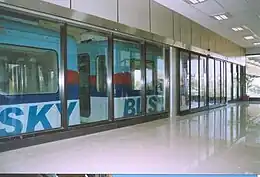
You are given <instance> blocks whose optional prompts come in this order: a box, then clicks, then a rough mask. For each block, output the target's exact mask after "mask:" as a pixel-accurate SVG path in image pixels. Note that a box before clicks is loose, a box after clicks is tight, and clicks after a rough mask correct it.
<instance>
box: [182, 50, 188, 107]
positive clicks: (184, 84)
mask: <svg viewBox="0 0 260 177" xmlns="http://www.w3.org/2000/svg"><path fill="white" fill-rule="evenodd" d="M189 63H190V60H189V53H186V52H182V51H181V52H180V110H181V111H185V110H188V109H189V104H190V91H189V89H190V87H189V80H190V79H189V78H190V77H189V66H190V64H189Z"/></svg>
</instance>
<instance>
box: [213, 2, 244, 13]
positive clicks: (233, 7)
mask: <svg viewBox="0 0 260 177" xmlns="http://www.w3.org/2000/svg"><path fill="white" fill-rule="evenodd" d="M216 1H217V2H218V3H219V4H220V5H221V6H222V7H223V8H224V9H225V10H226V11H228V12H231V13H232V12H237V11H245V10H248V3H247V1H246V0H216Z"/></svg>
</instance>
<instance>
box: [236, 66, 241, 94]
mask: <svg viewBox="0 0 260 177" xmlns="http://www.w3.org/2000/svg"><path fill="white" fill-rule="evenodd" d="M240 74H241V67H240V66H239V65H237V82H238V83H237V85H238V87H237V95H238V99H240V97H241V76H240Z"/></svg>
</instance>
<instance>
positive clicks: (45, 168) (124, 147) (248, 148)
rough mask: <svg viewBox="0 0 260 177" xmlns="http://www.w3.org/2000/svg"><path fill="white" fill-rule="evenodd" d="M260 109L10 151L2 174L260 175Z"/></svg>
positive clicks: (240, 108) (0, 157)
mask: <svg viewBox="0 0 260 177" xmlns="http://www.w3.org/2000/svg"><path fill="white" fill-rule="evenodd" d="M259 108H260V105H250V106H249V105H245V104H240V105H231V106H229V107H225V108H220V109H217V110H214V111H211V112H206V113H199V114H197V115H191V116H187V117H182V118H183V120H181V121H177V122H175V121H173V119H172V118H169V119H163V120H158V121H154V122H149V123H145V124H140V125H136V126H131V127H126V128H122V129H116V130H112V131H107V132H102V133H98V134H92V135H88V136H83V137H77V138H73V139H69V140H62V141H58V142H53V143H47V144H43V145H38V146H33V147H28V148H23V149H19V150H14V151H9V152H4V153H1V154H0V162H1V165H0V172H38V173H39V172H41V173H46V172H56V173H59V172H63V173H67V172H78V173H80V172H82V173H84V172H86V171H87V172H89V173H90V172H106V173H115V172H117V173H129V172H132V173H213V172H214V173H241V172H243V173H253V172H255V173H256V172H258V173H260V144H258V143H260V122H259V123H258V121H260V118H258V115H260V109H259ZM259 117H260V116H259ZM184 118H185V119H184Z"/></svg>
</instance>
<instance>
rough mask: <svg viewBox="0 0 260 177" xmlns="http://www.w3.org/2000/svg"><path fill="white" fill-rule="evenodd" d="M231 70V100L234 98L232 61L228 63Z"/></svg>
mask: <svg viewBox="0 0 260 177" xmlns="http://www.w3.org/2000/svg"><path fill="white" fill-rule="evenodd" d="M230 70H231V100H234V88H233V87H234V84H233V83H234V77H233V63H230Z"/></svg>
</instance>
